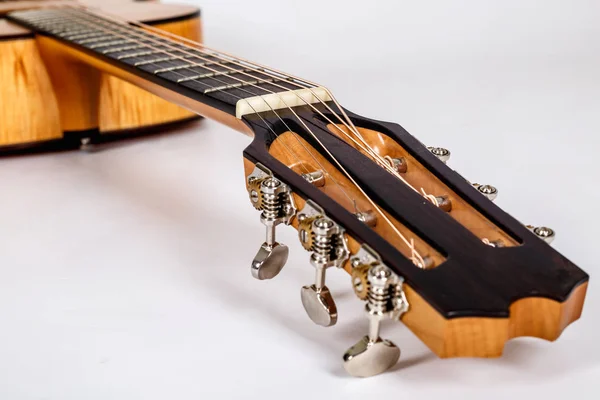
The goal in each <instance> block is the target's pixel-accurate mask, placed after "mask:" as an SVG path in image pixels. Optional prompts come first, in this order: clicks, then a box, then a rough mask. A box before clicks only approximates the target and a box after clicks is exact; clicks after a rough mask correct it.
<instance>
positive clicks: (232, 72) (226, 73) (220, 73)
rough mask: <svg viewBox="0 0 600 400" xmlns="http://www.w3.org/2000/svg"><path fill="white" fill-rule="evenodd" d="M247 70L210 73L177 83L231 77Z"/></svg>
mask: <svg viewBox="0 0 600 400" xmlns="http://www.w3.org/2000/svg"><path fill="white" fill-rule="evenodd" d="M244 71H245V70H239V71H222V72H208V73H206V74H198V75H193V76H188V77H186V78H181V79H178V80H177V83H181V82H187V81H193V80H196V79H206V78H212V77H214V76H227V75H231V74H235V73H238V72H244Z"/></svg>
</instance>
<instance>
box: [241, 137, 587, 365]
mask: <svg viewBox="0 0 600 400" xmlns="http://www.w3.org/2000/svg"><path fill="white" fill-rule="evenodd" d="M299 141H301V142H302V144H300V142H299ZM307 149H309V150H310V152H311V154H312V155H313V156H316V157H317V160H318V162H319V164H321V165H320V167H324V168H325V170H326V171H327V173H328V175H329V176H330V177H333V179H335V180H336V181H337V182H338V183H339V184H340V185H341V186H342V187H343V188H344V190H348V191H349V194H350V195H351V197H354V196H356V199H357V201H358V202H359V205H362V206H364V203H363V202H364V199H361V197H360V194H359V193H357V191H356V190H354V191H352V187H351V186H352V185H351V183H350V182H349V181H348V180H347V178H345V177H344V176H343V175H342V174H341V173H340V172H339V171H337V170H336V168H334V167H333V165H331V164H330V163H328V162H327V160H326V159H325V158H324V157H322V156H320V154H319V152H317V151H316V150H314V149H312V148H311V147H310V145H309V144H308V143H307V142H306V141H304V140H303V139H301V138H299V137H298V138H296V137H292V135H291V134H290V133H289V132H287V133H284V134H280V135H279V136H278V137H277V139H275V140H274V141H273V143H271V145H270V146H269V153H270V154H271V155H272V156H274V157H275V158H277V159H278V160H279V161H281V162H283V163H284V164H285V165H287V166H288V167H289V168H290V169H292V170H294V171H295V172H296V173H303V172H306V171H305V169H311V168H314V169H317V168H315V166H313V165H312V164H311V163H312V161H311V157H312V156H308V154H307ZM254 167H255V165H254V163H253V162H252V161H250V160H249V159H247V158H244V170H245V176H248V175H249V174H250V173H251V172H252V171H253V170H254ZM320 167H319V168H320ZM319 190H322V191H324V192H325V193H327V195H328V196H331V197H332V198H334V199H335V200H336V201H338V202H340V204H342V205H343V206H344V207H345V208H347V209H348V210H353V204H351V202H350V201H349V200H348V199H347V198H345V195H344V194H343V193H341V191H340V190H339V188H336V185H335V184H334V183H333V182H332V179H330V180H328V181H327V182H326V184H325V186H323V187H320V188H319ZM293 196H294V200H295V202H296V204H297V206H298V208H299V209H301V208H302V207H303V205H304V204H305V199H303V198H302V197H300V196H298V195H297V194H296V193H294V194H293ZM390 219H392V221H393V223H394V225H396V226H398V228H399V229H401V230H402V231H403V233H405V234H410V231H409V230H408V229H407V228H406V227H402V226H401V224H400V223H399V222H398V221H396V220H393V218H391V217H390ZM291 225H292V226H293V227H294V228H296V229H298V223H297V221H296V220H293V221H292V224H291ZM380 225H384V224H383V223H379V224H378V226H380ZM374 230H375V231H376V232H377V233H378V234H379V235H382V236H383V237H384V238H386V240H388V241H389V242H390V243H392V244H393V245H394V246H398V249H399V250H400V251H401V252H402V253H403V254H404V255H405V256H407V255H408V252H406V251H402V246H403V245H402V243H400V242H399V241H398V239H397V237H396V235H395V234H392V233H391V232H390V230H389V229H385V228H382V227H381V226H380V227H379V228H378V227H377V226H376V227H375V228H374ZM346 236H347V240H348V247H349V249H350V252H351V253H352V254H355V253H356V252H357V251H358V249H359V247H360V243H359V241H358V240H356V239H355V238H353V237H351V236H349V235H346ZM416 239H417V240H416V244H417V246H418V249H420V250H421V251H432V250H433V249H430V248H428V247H427V246H428V245H427V244H426V243H424V242H421V241H419V239H418V238H416ZM435 257H436V260H437V261H438V262H439V263H440V264H441V265H439V268H444V265H443V263H442V262H443V257H442V256H439V255H435ZM344 269H345V270H346V271H347V272H350V271H351V266H350V265H349V263H346V265H345V266H344ZM348 284H349V285H351V282H350V280H349V281H348ZM586 290H587V282H585V283H583V284H581V285H579V286H577V287H576V288H575V289H574V290H573V291H572V293H571V294H570V296H568V297H567V299H566V300H565V301H563V302H559V301H556V300H552V299H549V298H542V297H527V298H522V299H519V300H516V301H514V302H513V303H512V304H511V306H510V310H509V315H508V318H491V317H457V318H445V317H444V316H443V315H442V314H440V313H439V312H438V311H437V310H436V309H435V308H434V307H433V306H432V305H430V304H429V303H428V302H427V301H426V300H425V298H424V297H423V296H422V295H421V294H419V292H418V291H417V290H415V289H414V288H413V287H412V286H411V285H410V284H408V283H407V284H405V291H406V295H407V299H408V301H409V303H410V309H409V311H408V312H407V313H405V314H404V315H403V316H402V317H401V321H402V322H403V323H404V324H405V325H406V326H407V327H408V328H409V329H410V330H411V331H412V332H413V333H415V335H417V336H418V337H419V339H421V340H422V341H423V342H424V343H425V344H426V345H427V346H428V347H429V348H430V349H431V350H432V351H433V352H434V353H435V354H436V355H438V356H439V357H443V358H446V357H498V356H501V355H502V352H503V350H504V346H505V344H506V342H507V341H508V340H510V339H512V338H515V337H519V336H532V337H537V338H542V339H545V340H556V339H557V338H558V337H559V336H560V334H561V333H562V332H563V330H564V329H565V328H566V327H567V326H568V325H569V324H571V323H572V322H574V321H575V320H577V319H578V318H579V317H580V315H581V311H582V308H583V302H584V299H585V294H586Z"/></svg>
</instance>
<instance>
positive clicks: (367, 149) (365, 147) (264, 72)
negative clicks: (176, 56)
mask: <svg viewBox="0 0 600 400" xmlns="http://www.w3.org/2000/svg"><path fill="white" fill-rule="evenodd" d="M87 9H88V10H93V11H94V13H95V14H101V15H103V16H105V17H107V18H110V19H113V20H115V21H118V22H123V21H124V20H123V19H121V18H119V17H117V16H114V15H112V14H109V13H107V12H104V11H102V10H97V9H95V8H93V7H87ZM126 22H128V23H129V24H131V25H134V26H138V27H140V28H144V29H146V27H149V28H151V30H152V31H153V32H158V33H160V32H161V31H160V30H155V28H152V27H151V26H149V25H145V24H141V23H136V22H135V21H128V20H126ZM163 33H166V32H164V31H163ZM163 36H164V35H163ZM169 36H171V37H173V38H177V39H179V38H181V37H179V36H177V35H169ZM161 38H162V37H161ZM194 50H196V51H200V52H201V53H202V54H204V55H207V56H210V57H214V58H218V59H221V60H223V61H227V62H229V63H231V64H234V65H238V66H241V67H244V68H245V69H246V70H238V69H235V68H231V67H229V66H227V65H225V64H223V67H224V68H226V69H228V70H230V71H234V72H236V73H240V74H242V75H246V76H250V77H252V78H254V79H256V78H257V77H256V76H255V75H251V74H248V73H247V70H248V69H249V70H252V71H255V72H258V73H260V74H262V75H266V76H270V77H272V78H276V79H279V80H282V79H281V78H282V77H283V78H285V79H284V80H286V81H287V83H289V84H291V85H294V86H296V87H300V88H302V89H307V90H309V91H310V92H311V94H312V95H313V96H314V97H315V98H316V99H318V100H319V102H321V103H322V104H323V105H324V106H325V107H326V108H327V109H328V110H329V111H330V112H331V113H332V114H333V115H336V117H337V118H338V119H340V122H342V124H344V125H346V127H347V128H348V129H349V130H350V131H352V132H353V133H354V132H355V131H356V128H354V127H353V126H350V125H348V124H347V123H346V122H345V121H343V120H342V119H341V118H340V117H339V116H338V115H337V113H335V112H334V111H333V109H331V107H330V106H329V105H328V104H327V103H326V102H324V101H323V100H322V99H321V98H320V97H319V95H318V94H317V93H315V92H314V90H313V89H314V88H313V87H310V86H305V85H302V84H299V83H297V82H295V81H294V80H293V79H290V78H289V77H286V76H285V74H283V73H280V74H279V75H275V74H274V73H271V72H270V71H268V70H266V69H257V68H254V67H252V64H251V63H249V62H248V63H246V64H243V63H241V62H238V61H236V60H235V59H229V58H225V57H223V56H221V55H218V54H219V53H218V52H215V53H213V54H211V53H208V52H206V51H203V50H201V49H194ZM195 56H196V57H197V58H201V59H203V57H202V56H198V55H195ZM230 78H232V79H237V78H235V77H233V76H230ZM259 80H260V79H259ZM239 81H240V82H246V81H243V80H239ZM270 84H271V85H272V86H275V87H279V88H281V89H283V90H284V91H286V92H288V91H290V89H289V88H288V87H285V86H282V85H280V84H278V83H277V82H276V81H274V82H270ZM263 89H264V88H263ZM264 90H266V89H264ZM326 90H327V89H326ZM327 91H328V90H327ZM268 92H269V93H271V94H275V92H272V91H268ZM329 93H330V92H329ZM293 94H294V95H295V96H296V97H298V99H300V101H302V102H304V103H305V104H306V105H308V106H310V107H311V108H312V109H313V110H314V111H316V112H317V113H318V114H319V115H320V116H321V117H323V118H324V119H325V120H327V121H328V122H329V123H330V124H332V126H333V127H334V128H335V129H337V130H339V131H340V132H341V133H342V135H346V136H347V137H348V138H349V139H350V140H351V141H352V142H353V143H355V144H356V145H357V146H358V147H360V148H361V149H362V150H363V151H365V152H366V153H367V154H369V155H371V157H372V158H374V159H375V160H376V161H377V157H378V155H377V154H376V153H375V152H374V151H373V150H372V149H371V148H370V147H368V144H367V143H366V142H364V143H360V142H358V141H357V140H356V139H354V138H353V137H351V136H349V135H348V134H347V133H346V132H345V131H343V130H342V129H341V128H340V127H339V126H338V125H337V124H334V123H333V121H331V119H330V118H328V117H327V116H326V115H324V114H323V113H322V112H321V111H320V110H319V109H318V108H316V107H315V106H314V105H313V104H311V103H310V102H307V101H306V100H305V99H304V98H303V97H301V96H300V95H299V94H298V93H295V92H293ZM330 96H331V95H330ZM332 101H334V102H335V103H336V104H337V101H336V100H335V99H332ZM338 107H339V108H340V109H341V106H339V104H338ZM355 134H356V135H359V136H360V134H359V133H358V132H356V133H355ZM379 164H381V165H383V166H384V167H387V165H386V163H385V162H382V160H380V161H379Z"/></svg>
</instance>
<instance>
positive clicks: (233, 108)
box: [8, 8, 331, 132]
mask: <svg viewBox="0 0 600 400" xmlns="http://www.w3.org/2000/svg"><path fill="white" fill-rule="evenodd" d="M8 18H9V19H11V20H12V21H14V22H16V23H18V24H21V25H24V26H26V27H28V28H29V29H32V30H33V31H35V32H37V33H38V34H40V43H41V45H42V46H50V47H52V48H53V51H58V52H62V53H65V54H66V55H68V56H69V57H73V58H75V59H77V60H79V61H83V62H86V63H88V64H91V65H93V66H94V67H97V68H98V69H100V70H103V71H105V72H108V73H110V74H112V75H115V76H118V77H120V78H122V79H124V80H127V81H129V82H131V83H134V84H136V85H138V86H140V87H142V88H144V89H146V90H148V91H150V92H152V93H154V94H157V95H159V96H161V97H163V98H165V99H167V100H171V101H173V102H174V103H176V104H178V105H181V106H183V107H185V108H187V109H189V110H191V111H193V112H195V113H197V114H200V115H203V116H205V117H208V118H212V119H216V120H218V121H220V122H222V123H225V124H226V125H229V126H231V127H233V128H234V129H236V130H239V131H243V132H248V131H247V127H246V125H245V124H244V123H243V122H242V121H241V119H242V118H243V117H244V116H245V115H247V114H256V113H259V112H264V111H270V110H275V109H278V108H284V107H285V108H287V107H293V106H297V105H301V104H306V103H316V102H319V101H321V100H325V101H329V100H331V98H330V97H329V95H328V92H327V91H326V89H324V88H322V87H319V86H318V85H314V84H312V83H308V82H306V81H303V80H300V79H297V78H293V77H291V76H289V75H286V74H283V73H281V72H278V71H274V70H271V69H267V68H265V67H262V66H259V65H257V64H254V63H251V62H248V61H245V60H240V59H239V58H236V57H233V56H231V55H227V54H224V53H221V52H218V51H214V50H210V51H208V50H206V49H204V48H202V47H200V45H199V44H198V45H189V44H187V43H183V42H182V40H181V39H180V38H176V37H167V36H163V35H161V34H157V33H155V32H152V31H150V30H147V29H144V28H143V27H141V26H135V25H134V24H129V23H127V22H121V21H118V20H113V19H111V18H108V17H104V16H100V15H97V14H95V13H94V12H91V11H88V10H83V9H78V8H59V9H43V10H35V11H23V12H14V13H12V14H9V16H8Z"/></svg>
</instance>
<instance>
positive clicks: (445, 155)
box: [427, 146, 450, 164]
mask: <svg viewBox="0 0 600 400" xmlns="http://www.w3.org/2000/svg"><path fill="white" fill-rule="evenodd" d="M427 150H429V151H430V152H431V153H432V154H433V155H434V156H436V157H437V158H439V160H440V161H441V162H443V163H444V164H446V163H447V162H448V160H449V159H450V150H448V149H445V148H443V147H431V146H429V147H427Z"/></svg>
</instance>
